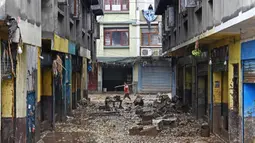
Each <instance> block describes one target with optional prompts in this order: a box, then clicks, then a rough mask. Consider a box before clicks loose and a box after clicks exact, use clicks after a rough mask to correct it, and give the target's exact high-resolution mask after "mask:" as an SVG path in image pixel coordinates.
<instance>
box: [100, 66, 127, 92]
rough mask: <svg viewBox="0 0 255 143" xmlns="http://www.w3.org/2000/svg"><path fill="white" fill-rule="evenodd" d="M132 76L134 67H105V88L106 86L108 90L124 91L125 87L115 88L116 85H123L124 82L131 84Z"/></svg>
mask: <svg viewBox="0 0 255 143" xmlns="http://www.w3.org/2000/svg"><path fill="white" fill-rule="evenodd" d="M130 77H132V68H122V67H107V68H103V88H106V89H107V91H123V88H117V89H115V86H118V85H123V84H124V82H127V83H128V84H131V83H132V80H131V81H130Z"/></svg>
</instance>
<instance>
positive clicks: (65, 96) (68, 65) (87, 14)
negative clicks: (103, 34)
mask: <svg viewBox="0 0 255 143" xmlns="http://www.w3.org/2000/svg"><path fill="white" fill-rule="evenodd" d="M102 4H103V3H102V0H93V1H91V0H85V1H84V0H58V1H56V0H48V1H43V2H42V51H41V55H42V57H43V58H44V59H43V60H42V62H41V67H42V69H41V75H40V76H41V84H40V85H41V86H40V88H41V89H42V95H41V115H42V116H41V117H40V118H41V123H42V126H41V127H42V128H43V129H48V128H49V127H53V128H54V124H55V121H62V120H65V118H66V116H67V115H70V114H71V110H72V109H75V108H76V104H77V101H78V100H80V99H81V98H83V97H86V94H87V79H88V78H87V71H88V68H87V67H88V65H89V64H90V63H94V62H95V59H96V39H98V38H99V25H98V23H97V20H96V16H98V15H103V9H102V8H103V5H102ZM52 61H53V63H52ZM54 62H56V63H57V67H54ZM52 71H53V72H52ZM52 101H55V102H52Z"/></svg>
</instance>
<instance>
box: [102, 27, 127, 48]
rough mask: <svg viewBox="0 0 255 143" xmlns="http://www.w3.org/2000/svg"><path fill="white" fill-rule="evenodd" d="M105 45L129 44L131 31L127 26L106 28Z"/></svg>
mask: <svg viewBox="0 0 255 143" xmlns="http://www.w3.org/2000/svg"><path fill="white" fill-rule="evenodd" d="M104 45H105V46H128V45H129V31H128V29H127V28H122V29H104Z"/></svg>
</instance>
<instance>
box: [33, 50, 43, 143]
mask: <svg viewBox="0 0 255 143" xmlns="http://www.w3.org/2000/svg"><path fill="white" fill-rule="evenodd" d="M37 51H38V56H37V68H38V69H37V87H36V95H37V101H36V116H35V126H36V128H35V141H36V142H37V141H38V140H39V139H40V134H41V128H40V126H41V125H40V123H41V92H42V85H41V82H42V75H41V59H40V57H39V56H40V55H41V48H40V47H38V48H37Z"/></svg>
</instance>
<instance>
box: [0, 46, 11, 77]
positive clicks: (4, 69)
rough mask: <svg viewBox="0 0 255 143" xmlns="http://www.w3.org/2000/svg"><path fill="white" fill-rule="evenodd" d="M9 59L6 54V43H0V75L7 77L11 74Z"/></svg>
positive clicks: (7, 53)
mask: <svg viewBox="0 0 255 143" xmlns="http://www.w3.org/2000/svg"><path fill="white" fill-rule="evenodd" d="M11 69H12V68H11V59H10V56H9V52H8V42H7V41H1V75H2V77H3V76H7V75H10V74H11V73H12V70H11Z"/></svg>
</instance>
